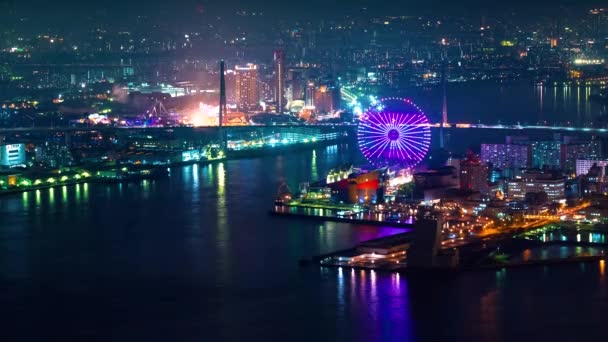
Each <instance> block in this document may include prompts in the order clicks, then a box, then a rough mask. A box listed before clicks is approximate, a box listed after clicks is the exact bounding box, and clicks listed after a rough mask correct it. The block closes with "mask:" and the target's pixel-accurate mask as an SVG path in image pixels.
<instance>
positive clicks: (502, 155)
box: [481, 144, 531, 169]
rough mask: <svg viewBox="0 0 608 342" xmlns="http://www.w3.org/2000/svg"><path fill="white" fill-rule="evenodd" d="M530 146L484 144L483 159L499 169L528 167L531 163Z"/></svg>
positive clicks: (482, 146)
mask: <svg viewBox="0 0 608 342" xmlns="http://www.w3.org/2000/svg"><path fill="white" fill-rule="evenodd" d="M530 157H531V154H530V146H528V145H515V144H482V145H481V161H482V162H483V163H492V166H493V167H495V168H499V169H510V168H517V169H519V168H527V167H529V165H530Z"/></svg>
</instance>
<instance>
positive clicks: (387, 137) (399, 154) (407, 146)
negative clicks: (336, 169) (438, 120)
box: [357, 98, 431, 168]
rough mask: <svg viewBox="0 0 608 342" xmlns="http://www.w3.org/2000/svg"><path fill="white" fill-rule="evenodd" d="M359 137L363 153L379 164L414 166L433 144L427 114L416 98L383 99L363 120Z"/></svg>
mask: <svg viewBox="0 0 608 342" xmlns="http://www.w3.org/2000/svg"><path fill="white" fill-rule="evenodd" d="M357 138H358V142H359V148H360V150H361V153H363V155H364V156H365V158H367V160H368V161H369V162H370V163H372V164H373V165H375V166H378V167H381V166H394V165H398V166H403V167H409V168H411V167H414V166H416V165H417V164H418V163H420V161H422V160H423V159H424V157H425V156H426V153H427V152H428V150H429V146H430V144H431V130H430V127H429V120H428V118H427V117H426V115H425V114H424V113H423V112H422V110H420V108H418V106H416V105H415V104H414V103H413V102H412V101H410V100H408V99H402V98H385V99H381V100H379V101H378V102H377V103H375V104H374V105H372V106H371V107H370V108H369V109H368V110H367V112H365V113H364V114H363V115H362V116H361V119H360V121H359V127H358V130H357Z"/></svg>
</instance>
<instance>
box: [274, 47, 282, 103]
mask: <svg viewBox="0 0 608 342" xmlns="http://www.w3.org/2000/svg"><path fill="white" fill-rule="evenodd" d="M273 60H274V82H275V85H274V91H275V92H274V96H275V102H276V105H277V113H282V112H283V109H284V108H285V89H284V87H285V53H284V52H283V50H282V49H276V50H275V51H274V58H273Z"/></svg>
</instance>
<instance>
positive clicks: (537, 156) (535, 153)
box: [530, 141, 561, 168]
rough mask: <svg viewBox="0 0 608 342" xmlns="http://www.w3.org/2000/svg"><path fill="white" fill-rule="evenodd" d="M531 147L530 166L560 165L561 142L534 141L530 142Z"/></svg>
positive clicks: (553, 166) (555, 166) (554, 166)
mask: <svg viewBox="0 0 608 342" xmlns="http://www.w3.org/2000/svg"><path fill="white" fill-rule="evenodd" d="M530 146H531V148H532V167H537V168H542V167H552V168H557V167H560V166H561V165H560V164H561V163H560V160H561V142H560V141H535V142H533V143H532V144H530Z"/></svg>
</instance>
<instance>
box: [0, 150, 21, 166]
mask: <svg viewBox="0 0 608 342" xmlns="http://www.w3.org/2000/svg"><path fill="white" fill-rule="evenodd" d="M20 165H25V144H7V145H0V167H15V166H20Z"/></svg>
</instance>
